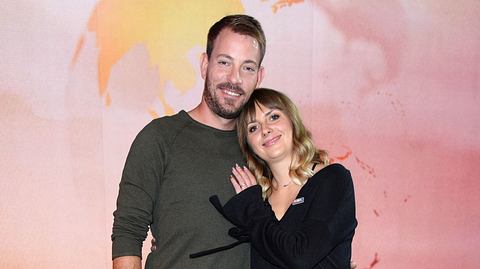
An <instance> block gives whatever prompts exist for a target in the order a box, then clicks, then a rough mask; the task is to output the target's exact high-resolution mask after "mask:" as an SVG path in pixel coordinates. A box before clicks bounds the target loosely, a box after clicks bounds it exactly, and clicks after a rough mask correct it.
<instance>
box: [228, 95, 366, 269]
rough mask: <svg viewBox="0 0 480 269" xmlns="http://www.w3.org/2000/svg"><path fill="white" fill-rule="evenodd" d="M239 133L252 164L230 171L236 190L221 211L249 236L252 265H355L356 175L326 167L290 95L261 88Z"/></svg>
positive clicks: (339, 167) (324, 156) (336, 166)
mask: <svg viewBox="0 0 480 269" xmlns="http://www.w3.org/2000/svg"><path fill="white" fill-rule="evenodd" d="M237 131H238V136H239V143H240V147H241V150H242V152H243V154H244V157H245V159H246V161H247V165H248V168H246V167H239V166H236V167H234V168H233V169H232V176H231V178H230V180H231V182H232V185H233V187H234V188H235V191H236V192H237V195H236V196H234V197H233V198H232V199H231V200H230V201H228V202H227V204H225V206H224V207H223V212H222V213H223V214H224V216H225V217H226V218H227V219H229V220H230V221H231V222H232V223H234V224H235V225H236V226H237V227H238V228H239V230H240V231H241V232H240V234H244V235H247V236H248V238H249V240H250V242H251V245H252V256H251V260H252V263H251V265H252V266H251V268H262V269H263V268H350V257H351V243H352V238H353V235H354V231H355V227H356V225H357V221H356V219H355V200H354V192H353V183H352V179H351V176H350V173H349V171H348V170H346V169H345V168H344V167H343V166H342V165H340V164H331V165H328V162H329V161H328V157H327V153H326V152H325V151H323V150H317V149H316V148H315V146H314V145H313V142H312V138H311V135H310V133H309V132H308V131H307V130H306V128H305V126H304V125H303V123H302V121H301V119H300V116H299V113H298V110H297V108H296V107H295V105H294V104H293V103H292V101H291V100H290V99H289V98H288V97H287V96H285V95H284V94H282V93H280V92H278V91H275V90H271V89H264V88H262V89H257V90H255V91H254V92H253V94H252V96H251V97H250V100H249V101H248V103H247V104H246V105H245V108H244V109H243V111H242V113H241V115H240V117H239V119H238V122H237ZM250 171H253V174H252V173H251V172H250ZM257 182H258V184H257ZM231 232H232V231H231ZM233 236H235V235H233ZM236 237H237V238H238V237H241V236H239V235H238V232H237V236H236Z"/></svg>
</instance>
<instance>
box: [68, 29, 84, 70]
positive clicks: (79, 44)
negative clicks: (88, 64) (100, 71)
mask: <svg viewBox="0 0 480 269" xmlns="http://www.w3.org/2000/svg"><path fill="white" fill-rule="evenodd" d="M84 44H85V35H81V36H80V38H79V39H78V41H77V46H76V47H75V52H74V53H73V57H72V61H71V62H70V69H72V68H73V66H74V65H75V64H77V60H78V56H79V55H80V52H81V51H82V48H83V45H84Z"/></svg>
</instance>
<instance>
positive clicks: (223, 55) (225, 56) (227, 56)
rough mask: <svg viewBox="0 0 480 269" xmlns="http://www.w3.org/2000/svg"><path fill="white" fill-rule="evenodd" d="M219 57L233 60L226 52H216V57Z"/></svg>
mask: <svg viewBox="0 0 480 269" xmlns="http://www.w3.org/2000/svg"><path fill="white" fill-rule="evenodd" d="M220 57H224V58H227V59H229V60H233V57H232V56H230V55H228V54H218V55H217V58H220Z"/></svg>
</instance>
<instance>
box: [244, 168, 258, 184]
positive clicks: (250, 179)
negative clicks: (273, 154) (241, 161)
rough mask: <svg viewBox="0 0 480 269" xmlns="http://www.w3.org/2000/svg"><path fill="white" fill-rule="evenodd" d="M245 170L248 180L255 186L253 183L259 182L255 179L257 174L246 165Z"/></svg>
mask: <svg viewBox="0 0 480 269" xmlns="http://www.w3.org/2000/svg"><path fill="white" fill-rule="evenodd" d="M243 172H244V173H245V175H246V176H247V180H248V182H249V183H248V184H249V185H250V186H253V185H256V184H257V180H256V179H255V176H254V175H253V174H252V172H250V170H248V168H246V167H245V166H244V167H243Z"/></svg>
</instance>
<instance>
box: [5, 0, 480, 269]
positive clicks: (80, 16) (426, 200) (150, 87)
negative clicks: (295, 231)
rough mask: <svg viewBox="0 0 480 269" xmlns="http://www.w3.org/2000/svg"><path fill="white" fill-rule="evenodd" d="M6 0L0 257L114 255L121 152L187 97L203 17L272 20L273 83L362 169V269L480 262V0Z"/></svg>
mask: <svg viewBox="0 0 480 269" xmlns="http://www.w3.org/2000/svg"><path fill="white" fill-rule="evenodd" d="M187 3H188V2H187V1H180V2H179V1H146V0H144V1H126V0H123V1H118V0H116V1H114V0H101V1H95V0H84V1H60V0H53V1H38V0H37V1H33V0H23V1H13V0H7V1H2V4H1V8H0V44H1V50H0V70H1V71H0V123H1V128H0V137H1V141H2V147H1V148H2V149H1V150H0V176H1V178H0V217H1V221H0V238H1V241H0V268H40V269H42V268H110V267H111V261H110V238H109V237H110V233H111V225H112V211H113V210H114V206H115V199H116V194H117V191H118V183H119V180H120V175H121V170H122V167H123V163H124V161H125V157H126V154H127V152H128V149H129V147H130V143H131V142H132V140H133V138H134V136H135V135H136V133H137V132H138V131H139V130H140V128H142V127H143V126H144V125H145V124H146V123H147V122H149V121H150V120H151V119H152V118H154V117H157V116H162V115H165V114H171V113H175V112H177V111H178V110H180V109H186V110H188V109H191V108H193V107H194V106H195V105H196V104H197V103H198V102H199V100H200V95H201V91H202V85H203V80H201V79H200V75H199V68H198V66H199V63H198V59H199V55H200V53H201V52H202V51H204V44H205V36H206V32H207V30H208V27H209V26H210V25H211V24H212V23H213V22H214V21H216V20H217V19H218V18H220V17H222V16H223V15H225V14H232V13H246V14H250V15H253V16H255V17H256V18H258V19H259V20H260V21H261V23H262V24H263V26H264V29H265V32H266V35H267V40H268V45H267V55H266V58H265V61H264V66H265V68H266V78H265V80H264V82H263V84H262V86H265V87H271V88H275V89H279V90H282V91H284V92H285V93H287V94H288V95H289V96H290V97H291V98H292V99H293V100H294V101H295V102H296V103H297V104H298V106H299V107H300V110H301V112H302V115H303V118H304V119H305V121H306V123H307V124H308V126H309V127H310V129H311V130H312V132H313V134H314V137H315V140H316V143H317V144H318V146H319V147H323V148H326V149H328V150H329V151H330V153H331V155H332V156H333V157H334V159H335V161H337V162H341V163H343V164H344V165H346V166H347V167H349V169H350V170H351V171H352V174H353V176H354V183H355V188H356V195H357V211H358V213H357V215H358V220H359V226H358V229H357V233H356V236H355V238H354V249H353V259H354V260H355V261H356V263H357V264H358V265H359V268H360V269H364V268H375V269H377V268H378V269H380V268H385V269H396V268H399V269H400V268H424V269H429V268H432V269H433V268H435V269H438V268H462V269H474V268H478V267H479V264H480V258H478V254H475V253H477V252H478V249H479V248H480V236H479V234H480V233H479V232H480V209H479V205H480V198H479V197H480V193H479V190H480V181H479V179H480V106H479V103H480V96H479V95H480V2H479V1H476V0H459V1H430V0H421V1H405V0H404V1H401V0H391V1H379V0H365V1H346V0H345V1H343V0H341V1H333V0H330V1H321V0H318V1H300V0H290V1H286V0H284V1H281V0H279V1H273V0H271V1H269V0H258V1H256V0H252V1H219V0H218V1H215V0H210V1H191V2H189V3H188V4H187Z"/></svg>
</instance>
